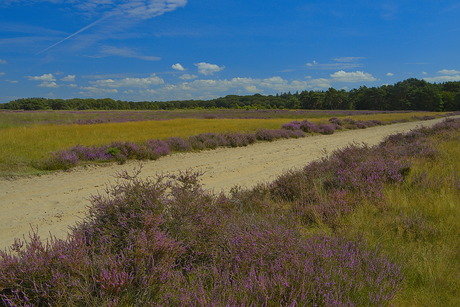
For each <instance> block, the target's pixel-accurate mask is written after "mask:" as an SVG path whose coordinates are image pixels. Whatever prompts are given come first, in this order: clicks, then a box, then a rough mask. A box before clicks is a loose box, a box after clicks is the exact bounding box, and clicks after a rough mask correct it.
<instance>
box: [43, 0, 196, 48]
mask: <svg viewBox="0 0 460 307" xmlns="http://www.w3.org/2000/svg"><path fill="white" fill-rule="evenodd" d="M42 1H43V0H42ZM49 2H55V3H60V1H58V0H56V1H52V0H49ZM70 4H71V5H73V6H74V7H75V9H76V10H78V11H80V12H81V13H83V14H85V15H88V16H100V17H99V19H97V20H96V21H94V22H92V23H90V24H88V25H87V26H85V27H83V28H81V29H79V30H78V31H76V32H74V33H72V34H70V35H68V36H66V37H65V38H63V39H61V40H60V41H58V42H56V43H54V44H52V45H50V46H48V47H47V48H45V49H43V50H41V51H40V52H39V53H43V52H46V51H48V50H49V49H51V48H53V47H55V46H57V45H59V44H61V43H63V42H65V41H67V40H68V39H71V38H73V37H75V36H77V35H79V34H80V33H82V32H84V31H86V30H88V29H91V28H93V27H96V26H99V27H100V28H102V29H104V30H103V31H101V32H97V31H95V32H96V33H95V34H96V36H97V39H106V38H107V34H108V33H114V29H117V30H118V31H120V30H123V29H125V28H129V27H131V26H132V25H133V24H135V23H137V22H140V21H142V20H147V19H150V18H154V17H157V16H160V15H163V14H164V13H167V12H171V11H174V10H176V9H178V8H180V7H184V6H185V5H186V4H187V0H124V1H109V0H86V1H84V2H83V1H70ZM104 26H105V27H104ZM108 28H111V29H112V31H111V32H108V31H107V29H108ZM97 39H96V40H97Z"/></svg>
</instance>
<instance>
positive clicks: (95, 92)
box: [80, 86, 118, 97]
mask: <svg viewBox="0 0 460 307" xmlns="http://www.w3.org/2000/svg"><path fill="white" fill-rule="evenodd" d="M80 89H82V90H83V91H81V92H80V94H81V95H86V96H90V97H96V96H100V95H101V94H117V93H118V90H117V89H116V88H114V89H107V88H98V87H95V86H84V87H80Z"/></svg>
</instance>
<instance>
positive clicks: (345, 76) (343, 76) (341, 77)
mask: <svg viewBox="0 0 460 307" xmlns="http://www.w3.org/2000/svg"><path fill="white" fill-rule="evenodd" d="M330 76H331V78H332V81H336V82H371V81H376V80H377V79H376V78H374V76H372V75H371V74H369V73H365V72H362V71H354V72H345V71H343V70H340V71H337V72H335V73H333V74H331V75H330Z"/></svg>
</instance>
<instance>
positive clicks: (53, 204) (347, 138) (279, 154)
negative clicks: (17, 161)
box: [0, 119, 443, 249]
mask: <svg viewBox="0 0 460 307" xmlns="http://www.w3.org/2000/svg"><path fill="white" fill-rule="evenodd" d="M442 120H443V119H436V120H430V121H423V122H410V123H401V124H393V125H388V126H380V127H373V128H368V129H364V130H352V131H345V132H337V133H335V134H333V135H318V136H311V137H306V138H302V139H289V140H281V141H276V142H266V143H257V144H254V145H250V146H248V147H240V148H219V149H216V150H210V151H203V152H198V153H180V154H173V155H170V156H166V157H162V158H161V159H159V160H156V161H149V162H142V165H143V167H142V173H141V177H148V176H155V175H156V174H160V173H174V172H178V171H180V170H186V169H190V170H196V171H202V172H205V173H204V175H203V177H202V182H203V184H204V186H205V187H206V188H209V189H213V190H214V191H216V192H219V191H221V190H224V191H228V190H229V189H230V188H231V187H233V186H235V185H239V186H242V187H251V186H254V185H255V184H257V183H259V182H266V181H271V180H273V179H275V178H276V177H277V176H278V175H280V174H281V173H283V172H284V171H286V170H289V169H292V168H300V167H303V166H305V165H306V164H308V163H309V162H310V161H313V160H315V159H318V158H320V157H322V156H324V155H325V152H331V151H333V150H335V149H337V148H341V147H344V146H346V145H348V144H350V143H354V142H355V143H360V144H362V143H366V144H368V145H375V144H378V143H379V142H380V141H382V139H383V138H385V137H386V136H388V135H390V134H394V133H398V132H407V131H410V130H412V129H414V128H416V127H418V126H421V125H423V126H431V125H433V124H435V123H437V122H440V121H442ZM138 164H139V163H138V162H135V161H132V162H129V163H126V164H125V165H116V164H113V165H109V166H104V167H91V168H77V169H74V170H71V171H68V172H57V173H54V174H50V175H44V176H40V177H29V178H21V179H15V180H5V179H0V212H1V219H0V221H1V222H0V249H3V248H5V247H7V246H10V245H11V244H12V243H13V240H14V238H22V237H23V235H26V236H27V234H28V233H29V232H30V231H31V229H32V228H34V229H35V228H38V232H39V234H40V236H41V237H42V238H47V237H49V234H50V233H51V234H53V235H55V236H56V237H58V238H64V237H65V235H66V233H67V230H68V227H69V226H70V225H73V224H75V222H76V221H78V220H80V219H81V218H83V217H84V215H85V211H86V209H87V206H89V204H90V202H89V198H90V197H91V195H95V194H98V193H104V191H105V188H106V187H107V185H110V184H111V183H114V181H115V177H114V176H115V175H116V174H117V173H118V172H120V171H122V170H128V171H132V170H133V169H134V168H135V167H137V166H138Z"/></svg>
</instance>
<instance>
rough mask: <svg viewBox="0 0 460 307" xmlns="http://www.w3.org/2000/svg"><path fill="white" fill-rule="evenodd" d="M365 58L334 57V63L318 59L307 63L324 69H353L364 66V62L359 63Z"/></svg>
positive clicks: (313, 67) (314, 67)
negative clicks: (321, 61) (320, 61)
mask: <svg viewBox="0 0 460 307" xmlns="http://www.w3.org/2000/svg"><path fill="white" fill-rule="evenodd" d="M362 59H365V58H364V57H340V58H334V59H332V63H325V64H323V63H319V62H318V61H312V62H309V63H306V64H305V65H306V66H307V67H308V68H311V69H322V70H329V69H330V70H336V69H352V68H357V67H363V64H361V63H358V61H359V60H362Z"/></svg>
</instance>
